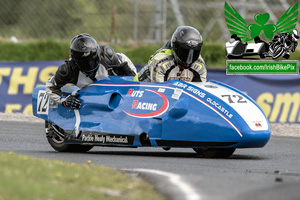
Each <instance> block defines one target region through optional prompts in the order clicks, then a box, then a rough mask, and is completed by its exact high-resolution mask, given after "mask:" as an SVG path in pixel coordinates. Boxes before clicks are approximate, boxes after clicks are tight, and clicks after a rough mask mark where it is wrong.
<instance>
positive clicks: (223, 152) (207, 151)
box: [193, 148, 235, 158]
mask: <svg viewBox="0 0 300 200" xmlns="http://www.w3.org/2000/svg"><path fill="white" fill-rule="evenodd" d="M193 150H194V151H195V152H197V153H198V154H199V155H200V157H203V158H229V157H230V156H231V155H232V154H233V152H234V151H235V148H229V149H225V148H224V149H222V148H220V149H218V148H193Z"/></svg>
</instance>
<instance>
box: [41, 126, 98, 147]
mask: <svg viewBox="0 0 300 200" xmlns="http://www.w3.org/2000/svg"><path fill="white" fill-rule="evenodd" d="M45 129H46V136H47V139H48V142H49V144H50V145H51V146H52V148H53V149H55V150H56V151H59V152H87V151H89V150H91V149H92V148H93V147H94V146H92V145H80V144H65V143H64V140H65V138H64V130H63V129H61V128H60V127H59V126H57V125H56V124H53V123H51V122H48V121H45Z"/></svg>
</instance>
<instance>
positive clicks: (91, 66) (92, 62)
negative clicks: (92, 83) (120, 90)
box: [71, 51, 99, 75]
mask: <svg viewBox="0 0 300 200" xmlns="http://www.w3.org/2000/svg"><path fill="white" fill-rule="evenodd" d="M71 53H72V58H73V59H74V61H75V63H76V66H77V68H78V69H79V70H80V71H81V72H83V73H84V74H86V75H93V74H95V73H96V71H97V69H98V68H99V59H97V58H98V57H97V53H92V54H91V55H89V56H87V57H84V56H83V54H84V53H81V52H76V51H71Z"/></svg>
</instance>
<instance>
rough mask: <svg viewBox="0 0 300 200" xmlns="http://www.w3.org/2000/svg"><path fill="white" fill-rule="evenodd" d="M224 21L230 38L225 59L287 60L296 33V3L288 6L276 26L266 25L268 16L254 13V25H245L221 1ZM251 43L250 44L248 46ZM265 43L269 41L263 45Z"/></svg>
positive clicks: (236, 14)
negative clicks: (247, 57)
mask: <svg viewBox="0 0 300 200" xmlns="http://www.w3.org/2000/svg"><path fill="white" fill-rule="evenodd" d="M224 14H225V21H226V24H227V27H228V30H229V32H230V33H231V38H230V40H229V42H226V44H225V49H226V56H227V58H230V59H232V58H243V57H244V56H254V55H259V56H260V58H266V57H271V58H273V59H277V58H279V57H283V58H286V59H288V58H289V57H290V51H291V52H294V51H295V49H296V47H297V45H298V42H297V41H298V39H299V36H300V32H299V31H298V30H297V29H296V24H297V20H298V2H297V3H295V4H294V5H292V6H290V7H289V8H288V9H287V10H286V11H285V13H284V14H283V15H282V16H281V17H280V18H279V20H278V21H277V22H276V24H267V22H268V21H269V19H270V15H269V14H268V13H263V14H255V15H254V21H255V22H256V23H252V24H249V25H248V24H247V22H246V21H245V20H244V19H243V17H242V16H241V15H240V14H239V13H238V12H237V11H236V9H235V8H234V7H233V6H232V5H229V4H228V3H227V2H225V6H224ZM252 40H254V43H248V42H249V41H252ZM267 41H269V42H267Z"/></svg>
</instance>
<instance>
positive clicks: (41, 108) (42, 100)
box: [37, 91, 49, 114]
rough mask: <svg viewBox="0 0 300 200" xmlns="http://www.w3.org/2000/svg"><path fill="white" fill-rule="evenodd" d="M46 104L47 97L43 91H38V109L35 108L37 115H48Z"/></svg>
mask: <svg viewBox="0 0 300 200" xmlns="http://www.w3.org/2000/svg"><path fill="white" fill-rule="evenodd" d="M48 102H49V97H48V96H47V95H46V93H45V91H39V94H38V108H37V113H38V114H47V113H48V109H49V106H48Z"/></svg>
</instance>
